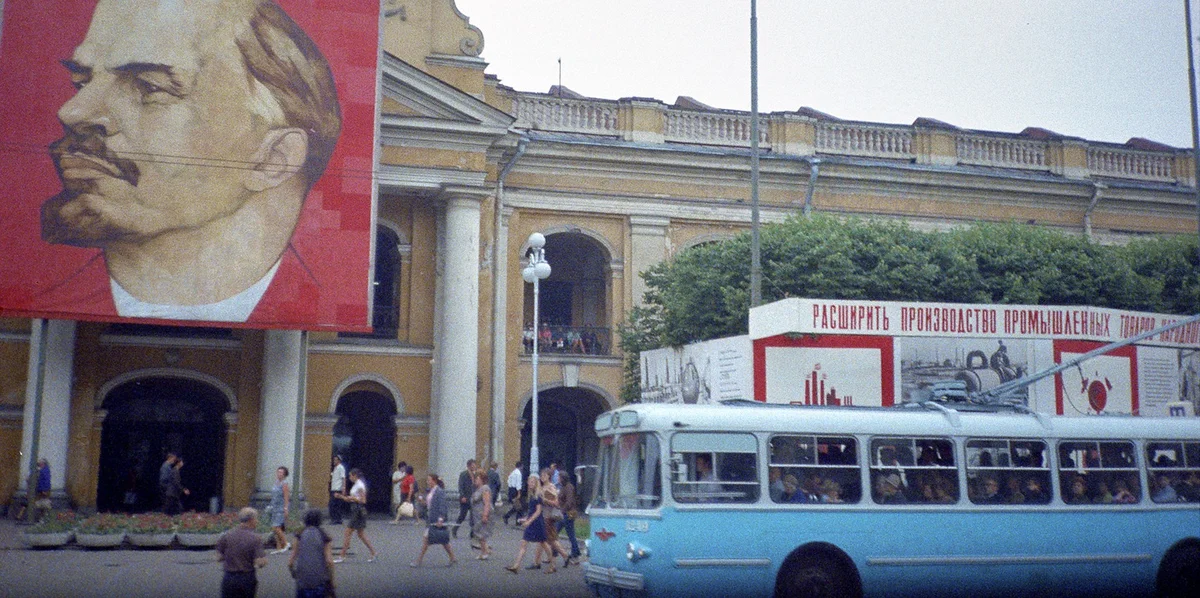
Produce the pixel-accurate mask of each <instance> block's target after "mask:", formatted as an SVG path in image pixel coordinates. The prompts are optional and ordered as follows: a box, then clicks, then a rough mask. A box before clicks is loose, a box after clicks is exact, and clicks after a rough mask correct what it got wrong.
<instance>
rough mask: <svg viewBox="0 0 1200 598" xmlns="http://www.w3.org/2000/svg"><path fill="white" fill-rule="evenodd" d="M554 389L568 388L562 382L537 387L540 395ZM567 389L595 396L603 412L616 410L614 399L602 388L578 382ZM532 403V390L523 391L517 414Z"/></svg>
mask: <svg viewBox="0 0 1200 598" xmlns="http://www.w3.org/2000/svg"><path fill="white" fill-rule="evenodd" d="M556 388H568V387H567V386H564V385H563V383H562V382H548V383H546V384H541V385H539V386H538V394H539V395H541V394H542V393H543V392H545V391H548V390H554V389H556ZM569 388H582V389H584V390H590V391H591V392H592V393H594V394H596V395H597V398H599V399H600V400H601V401H603V402H604V410H605V411H611V410H613V409H616V408H617V401H616V399H615V398H614V397H613V396H612V394H611V393H609V392H608V391H607V390H605V389H604V388H602V387H600V386H596V385H595V384H591V383H589V382H580V383H579V384H576V385H575V386H572V387H569ZM532 401H533V391H532V390H527V391H525V394H524V395H523V396H522V397H521V405H520V406H519V407H518V409H517V411H518V412H519V413H523V412H524V411H525V410H526V409H528V408H529V404H530V403H531V402H532Z"/></svg>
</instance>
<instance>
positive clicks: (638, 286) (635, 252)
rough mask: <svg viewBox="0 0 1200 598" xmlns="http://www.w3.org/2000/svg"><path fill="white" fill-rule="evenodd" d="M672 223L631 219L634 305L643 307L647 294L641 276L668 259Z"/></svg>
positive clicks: (656, 218) (651, 218)
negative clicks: (668, 236) (668, 243)
mask: <svg viewBox="0 0 1200 598" xmlns="http://www.w3.org/2000/svg"><path fill="white" fill-rule="evenodd" d="M670 223H671V220H670V219H669V218H661V217H657V216H630V217H629V232H630V242H631V245H632V247H631V248H630V249H631V250H632V251H631V252H630V253H631V254H632V257H633V261H632V265H633V274H634V276H633V280H632V281H631V282H632V287H633V304H634V305H641V304H642V300H643V295H645V293H646V281H645V280H644V279H642V277H641V276H639V274H641V273H642V272H645V271H646V270H649V269H650V267H651V266H653V265H655V264H657V263H659V262H661V261H663V260H665V259H667V226H668V225H669V224H670Z"/></svg>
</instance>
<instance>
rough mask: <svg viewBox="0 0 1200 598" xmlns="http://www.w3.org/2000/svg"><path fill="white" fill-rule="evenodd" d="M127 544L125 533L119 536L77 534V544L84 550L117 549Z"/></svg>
mask: <svg viewBox="0 0 1200 598" xmlns="http://www.w3.org/2000/svg"><path fill="white" fill-rule="evenodd" d="M124 542H125V532H121V533H119V534H85V533H79V532H76V534H75V543H76V544H78V545H80V546H83V547H84V548H116V547H118V546H120V545H121V544H123V543H124Z"/></svg>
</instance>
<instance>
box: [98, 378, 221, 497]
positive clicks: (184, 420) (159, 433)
mask: <svg viewBox="0 0 1200 598" xmlns="http://www.w3.org/2000/svg"><path fill="white" fill-rule="evenodd" d="M104 408H105V409H107V410H108V415H107V416H106V417H105V419H104V429H103V431H102V432H101V434H100V469H99V472H98V473H99V476H98V477H99V481H98V483H97V485H96V508H97V509H99V510H101V511H122V510H123V511H132V512H141V511H150V510H156V509H159V508H160V507H161V502H160V497H159V495H158V468H159V466H160V465H162V462H163V459H164V458H165V456H166V454H167V453H168V452H174V453H176V454H177V455H180V456H181V457H182V458H183V461H184V467H183V470H182V472H181V473H182V477H183V485H184V486H185V487H187V488H188V489H189V490H190V491H191V494H190V495H188V496H184V497H183V508H184V510H185V511H188V510H195V511H207V510H208V508H209V500H210V499H211V498H212V497H214V496H217V497H219V496H221V492H222V487H223V481H224V476H225V418H224V415H225V412H226V411H228V409H229V405H228V402H227V401H226V398H225V396H224V395H223V394H222V393H221V392H220V391H219V390H217V389H216V388H214V387H213V386H211V385H209V384H205V383H203V382H199V381H196V380H189V379H186V378H164V377H156V378H143V379H141V380H134V381H131V382H127V383H125V384H122V385H120V386H118V387H116V388H115V389H113V390H112V392H110V393H108V396H107V397H106V398H105V400H104ZM130 492H132V494H129V493H130ZM130 499H131V500H130Z"/></svg>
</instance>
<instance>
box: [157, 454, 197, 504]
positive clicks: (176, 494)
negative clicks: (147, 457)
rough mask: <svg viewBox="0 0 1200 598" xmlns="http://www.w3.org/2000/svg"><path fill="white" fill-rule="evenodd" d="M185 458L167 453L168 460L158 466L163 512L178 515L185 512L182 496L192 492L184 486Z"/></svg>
mask: <svg viewBox="0 0 1200 598" xmlns="http://www.w3.org/2000/svg"><path fill="white" fill-rule="evenodd" d="M181 469H183V459H180V458H179V456H178V455H176V454H175V453H167V460H166V461H163V464H162V466H161V467H159V468H158V488H159V492H160V493H161V494H162V505H163V513H166V514H167V515H178V514H180V513H181V512H183V502H182V497H183V496H187V495H188V494H191V491H190V490H188V489H187V488H184V487H183V477H182V474H181V473H180V470H181Z"/></svg>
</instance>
